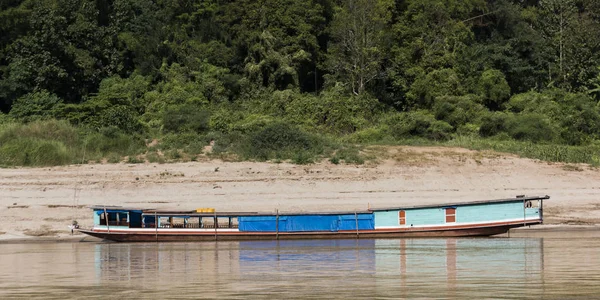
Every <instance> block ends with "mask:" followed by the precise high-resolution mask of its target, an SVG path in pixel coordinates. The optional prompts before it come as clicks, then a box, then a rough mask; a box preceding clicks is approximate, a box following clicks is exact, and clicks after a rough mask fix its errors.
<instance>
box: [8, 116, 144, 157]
mask: <svg viewBox="0 0 600 300" xmlns="http://www.w3.org/2000/svg"><path fill="white" fill-rule="evenodd" d="M144 147H145V144H144V142H143V139H142V138H141V137H139V136H135V135H127V134H125V133H123V132H120V131H118V130H115V129H114V128H104V129H100V130H92V129H90V128H84V127H81V128H77V127H75V126H73V125H71V124H69V123H68V122H66V121H57V120H46V121H36V122H31V123H27V124H21V123H14V122H12V123H5V124H2V125H0V166H4V167H13V166H33V167H35V166H56V165H65V164H72V163H82V162H85V161H101V160H103V159H104V158H108V159H107V160H108V161H110V162H118V161H120V157H123V156H131V155H137V154H139V153H140V152H141V151H142V150H143V149H144ZM116 157H119V159H118V160H117V159H116Z"/></svg>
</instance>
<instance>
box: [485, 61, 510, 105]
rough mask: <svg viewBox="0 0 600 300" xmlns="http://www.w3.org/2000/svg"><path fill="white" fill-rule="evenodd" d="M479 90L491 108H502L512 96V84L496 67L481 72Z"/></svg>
mask: <svg viewBox="0 0 600 300" xmlns="http://www.w3.org/2000/svg"><path fill="white" fill-rule="evenodd" d="M478 91H479V94H480V95H481V96H482V97H483V99H484V103H485V105H486V106H487V107H488V108H490V109H499V108H501V107H502V105H503V104H504V102H506V100H508V98H509V97H510V86H509V85H508V82H506V78H505V76H504V74H503V73H502V72H501V71H499V70H496V69H489V70H486V71H484V72H483V73H482V74H481V77H480V78H479V86H478Z"/></svg>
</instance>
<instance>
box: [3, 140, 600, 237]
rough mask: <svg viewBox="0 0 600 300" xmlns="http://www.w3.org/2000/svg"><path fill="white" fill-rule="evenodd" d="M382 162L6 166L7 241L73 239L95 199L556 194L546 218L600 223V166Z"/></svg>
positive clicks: (433, 159)
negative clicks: (71, 229)
mask: <svg viewBox="0 0 600 300" xmlns="http://www.w3.org/2000/svg"><path fill="white" fill-rule="evenodd" d="M375 151H376V152H377V156H378V157H382V158H381V159H379V161H378V162H377V163H367V164H365V165H360V166H354V165H343V164H340V165H334V164H331V163H330V162H322V163H318V164H312V165H306V166H303V165H292V164H287V163H282V164H274V163H253V162H222V161H203V162H188V163H177V164H89V165H75V166H61V167H50V168H19V169H0V195H1V197H0V199H2V201H1V202H0V240H8V239H23V238H25V239H29V238H32V239H39V240H41V239H45V240H47V239H57V240H58V239H70V237H69V234H70V232H69V229H68V225H69V224H70V223H71V222H72V221H73V220H77V221H78V222H79V224H80V225H81V227H89V226H91V218H92V215H91V211H90V210H89V209H87V206H89V205H94V204H100V205H122V206H135V207H143V208H174V209H189V210H192V209H195V208H200V207H214V208H216V209H217V210H220V211H227V210H229V211H274V210H275V209H279V210H280V211H284V212H285V211H310V210H364V209H366V208H367V207H368V205H371V207H389V206H401V205H412V204H429V203H445V202H452V201H471V200H485V199H495V198H506V197H514V196H515V195H519V194H527V195H550V196H551V199H550V200H549V201H547V202H546V203H545V206H544V209H545V210H544V213H545V217H546V224H566V225H594V224H600V201H598V199H600V170H598V169H595V168H590V167H588V166H585V165H564V164H549V163H545V162H539V161H534V160H530V159H522V158H517V157H515V156H512V155H504V154H498V153H492V152H477V151H469V150H464V149H458V148H439V147H436V148H431V147H387V148H384V149H378V150H375Z"/></svg>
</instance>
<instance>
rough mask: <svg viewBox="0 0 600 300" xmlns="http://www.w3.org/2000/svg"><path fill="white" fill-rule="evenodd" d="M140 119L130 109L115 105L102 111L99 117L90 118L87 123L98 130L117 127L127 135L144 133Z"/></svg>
mask: <svg viewBox="0 0 600 300" xmlns="http://www.w3.org/2000/svg"><path fill="white" fill-rule="evenodd" d="M138 118H139V115H138V114H137V113H136V112H135V111H134V110H133V109H131V108H130V107H128V106H125V105H115V106H110V107H108V108H106V109H104V110H102V111H101V112H100V114H99V115H98V116H95V117H90V118H89V119H88V120H87V122H86V123H87V124H88V126H90V127H92V128H95V129H97V130H99V129H101V128H107V127H116V128H118V129H120V130H122V131H124V132H126V133H130V134H132V133H139V132H141V131H142V124H141V123H140V122H139V120H138Z"/></svg>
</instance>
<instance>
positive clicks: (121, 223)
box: [108, 221, 129, 226]
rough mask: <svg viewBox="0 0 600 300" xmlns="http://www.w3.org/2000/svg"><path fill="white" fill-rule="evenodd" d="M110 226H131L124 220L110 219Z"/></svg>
mask: <svg viewBox="0 0 600 300" xmlns="http://www.w3.org/2000/svg"><path fill="white" fill-rule="evenodd" d="M108 226H129V222H126V221H125V222H124V221H108Z"/></svg>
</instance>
